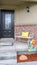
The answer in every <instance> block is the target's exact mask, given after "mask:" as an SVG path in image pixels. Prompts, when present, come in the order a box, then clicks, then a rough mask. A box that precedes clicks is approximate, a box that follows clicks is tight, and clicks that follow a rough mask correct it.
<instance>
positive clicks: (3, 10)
mask: <svg viewBox="0 0 37 65" xmlns="http://www.w3.org/2000/svg"><path fill="white" fill-rule="evenodd" d="M2 12H13V37H10V38H14V10H5V9H2V10H1V22H2ZM1 29H2V28H1ZM2 33H3V30H2ZM1 37H2V38H3V34H2V36H1ZM7 38H8V37H7Z"/></svg>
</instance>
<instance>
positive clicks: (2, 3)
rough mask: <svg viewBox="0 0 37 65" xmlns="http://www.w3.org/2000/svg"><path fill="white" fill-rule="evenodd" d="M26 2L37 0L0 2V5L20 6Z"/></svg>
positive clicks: (35, 0) (0, 0)
mask: <svg viewBox="0 0 37 65" xmlns="http://www.w3.org/2000/svg"><path fill="white" fill-rule="evenodd" d="M24 2H37V0H0V5H20V4H23V3H24Z"/></svg>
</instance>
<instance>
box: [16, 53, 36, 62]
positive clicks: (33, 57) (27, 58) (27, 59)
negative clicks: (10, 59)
mask: <svg viewBox="0 0 37 65" xmlns="http://www.w3.org/2000/svg"><path fill="white" fill-rule="evenodd" d="M30 61H37V53H35V54H30V55H29V54H19V55H17V63H19V62H30Z"/></svg>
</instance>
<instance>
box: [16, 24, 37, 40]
mask: <svg viewBox="0 0 37 65" xmlns="http://www.w3.org/2000/svg"><path fill="white" fill-rule="evenodd" d="M23 31H24V32H29V35H30V36H33V38H34V39H35V40H36V41H37V25H36V24H35V25H15V38H16V36H21V33H22V32H23ZM16 40H21V41H22V40H23V39H20V38H19V39H18V38H16Z"/></svg>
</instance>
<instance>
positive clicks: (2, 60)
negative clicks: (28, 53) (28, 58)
mask: <svg viewBox="0 0 37 65" xmlns="http://www.w3.org/2000/svg"><path fill="white" fill-rule="evenodd" d="M13 43H15V40H14V39H13V38H2V39H0V65H35V64H36V65H37V61H34V62H21V63H17V52H16V51H17V50H16V49H15V45H16V43H15V45H14V46H13ZM20 45H21V44H20ZM17 47H18V45H17ZM24 49H26V48H24ZM20 51H21V50H20Z"/></svg>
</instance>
